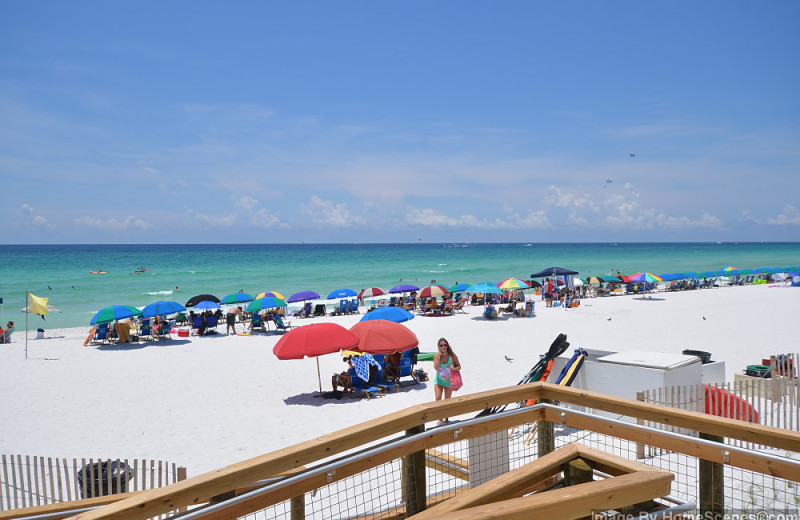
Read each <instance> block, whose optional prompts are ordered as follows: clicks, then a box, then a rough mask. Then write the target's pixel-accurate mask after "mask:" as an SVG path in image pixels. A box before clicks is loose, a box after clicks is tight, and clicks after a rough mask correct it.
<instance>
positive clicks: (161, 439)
mask: <svg viewBox="0 0 800 520" xmlns="http://www.w3.org/2000/svg"><path fill="white" fill-rule="evenodd" d="M652 296H653V300H642V299H635V298H634V297H632V296H613V297H606V298H594V299H587V300H584V301H583V303H582V305H581V306H580V308H577V309H569V310H565V309H563V308H545V306H544V304H543V303H539V302H537V305H536V317H534V318H518V317H512V316H510V315H503V317H502V318H500V319H496V320H492V321H488V320H485V319H484V318H483V317H482V316H481V310H482V307H469V306H467V307H465V309H466V310H467V314H459V315H454V316H449V317H422V316H418V317H416V318H414V319H413V320H411V321H409V322H407V323H406V324H405V325H406V326H408V327H409V328H410V329H411V330H413V331H414V332H415V333H416V334H417V336H418V337H419V340H420V350H422V351H423V352H432V351H434V350H435V345H436V340H437V339H438V338H439V337H446V338H447V339H448V340H449V341H450V344H451V345H452V346H453V349H454V350H455V352H456V353H457V354H458V356H459V358H460V360H461V363H462V365H463V372H462V373H463V377H464V383H465V384H464V389H463V390H461V392H476V391H483V390H488V389H492V388H498V387H504V386H511V385H514V384H516V383H517V382H518V381H519V380H520V378H521V377H522V376H523V375H525V373H526V372H527V371H528V370H529V369H530V367H531V366H532V365H533V364H535V363H536V361H537V360H538V358H539V355H540V354H543V353H544V352H545V351H546V350H547V348H548V347H549V346H550V343H551V342H552V341H553V339H554V338H555V337H556V336H557V335H558V334H559V333H562V332H563V333H566V334H567V335H568V340H569V341H570V343H571V344H572V346H574V347H583V348H588V349H603V350H609V351H629V350H640V351H641V350H644V351H653V352H662V353H676V354H679V353H681V352H682V351H683V350H684V349H695V350H703V351H708V352H710V353H712V356H713V359H714V360H724V361H726V364H727V366H726V371H727V378H728V380H732V379H733V374H734V373H737V372H742V371H743V370H744V368H745V367H746V365H750V364H759V363H760V362H761V359H762V358H764V357H769V356H770V355H774V354H781V353H786V352H795V351H797V346H798V342H797V331H796V327H795V324H796V323H797V314H798V310H800V290H798V289H796V288H784V287H770V286H766V285H753V286H744V287H721V288H715V289H707V290H699V291H688V292H674V293H672V292H668V293H655V294H653V295H652ZM609 318H610V320H609ZM359 319H360V316H342V317H325V318H307V319H297V318H295V319H293V320H292V323H293V324H294V325H304V324H310V323H319V322H321V321H334V322H336V323H340V324H341V325H343V326H345V327H350V326H351V325H353V324H355V323H356V322H357V321H358V320H359ZM19 325H20V323H18V326H19ZM224 328H225V327H224V325H223V326H222V327H220V328H219V330H220V331H221V332H222V333H221V334H218V335H216V336H208V337H190V338H178V337H174V338H173V339H172V340H170V341H161V342H144V343H137V344H123V345H104V346H87V347H84V346H82V343H83V340H84V339H85V337H86V335H87V334H88V332H89V327H88V326H87V327H85V328H75V329H59V330H47V331H46V333H45V336H46V338H45V339H38V340H37V339H33V338H35V336H36V333H35V331H32V332H29V333H28V336H29V341H28V359H25V350H24V349H25V338H24V334H25V333H24V330H22V331H20V330H19V329H18V330H17V332H16V333H15V335H14V339H13V343H11V344H5V345H0V366H2V367H3V368H2V373H3V376H2V379H1V380H0V394H1V395H2V396H3V397H2V402H0V417H2V420H1V421H0V452H3V453H15V454H16V453H20V454H23V455H25V454H27V455H39V456H54V457H55V456H57V457H67V458H71V457H79V458H80V457H87V458H88V457H102V458H150V459H162V460H168V461H171V462H175V463H177V464H178V465H183V466H186V467H187V469H188V474H189V476H193V475H197V474H200V473H203V472H206V471H209V470H212V469H214V468H218V467H220V466H224V465H227V464H230V463H234V462H237V461H240V460H243V459H247V458H250V457H253V456H256V455H260V454H263V453H266V452H270V451H273V450H276V449H279V448H282V447H285V446H288V445H291V444H294V443H297V442H300V441H303V440H307V439H310V438H313V437H316V436H318V435H320V434H323V433H326V432H330V431H334V430H338V429H340V428H343V427H346V426H349V425H352V424H356V423H359V422H362V421H365V420H368V419H371V418H373V417H377V416H380V415H384V414H389V413H391V412H393V411H396V410H400V409H403V408H406V407H408V406H411V405H414V404H418V403H424V402H429V401H432V400H433V396H434V393H433V387H432V383H430V382H429V383H427V384H421V385H415V386H408V387H404V388H403V389H402V390H401V391H400V392H399V393H391V394H389V395H387V396H385V397H383V398H378V399H372V400H366V399H349V398H347V397H345V398H344V399H342V400H330V399H323V398H321V397H318V394H319V388H318V383H317V365H316V362H315V360H314V359H304V360H296V361H279V360H278V359H277V358H276V357H275V356H274V355H273V354H272V348H273V346H274V345H275V343H276V342H277V341H278V339H279V338H280V337H281V336H280V334H276V333H270V334H267V335H253V336H238V335H231V336H227V335H225V334H224ZM241 328H242V325H241V324H239V325H238V330H240V331H241ZM505 356H508V357H509V358H511V359H513V361H511V362H509V361H506V359H505ZM319 365H320V370H321V374H322V384H323V390H324V391H327V390H330V376H331V374H332V373H334V372H339V371H341V370H342V369H343V368H344V366H345V365H344V364H343V363H342V358H341V356H339V355H328V356H323V357H321V358H319ZM421 366H422V368H424V369H425V370H426V371H427V372H429V373H432V364H431V363H429V362H428V363H425V362H422V363H421ZM592 390H596V391H600V392H602V390H603V389H602V388H596V389H592Z"/></svg>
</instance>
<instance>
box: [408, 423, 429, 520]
mask: <svg viewBox="0 0 800 520" xmlns="http://www.w3.org/2000/svg"><path fill="white" fill-rule="evenodd" d="M424 431H425V425H424V424H421V425H419V426H415V427H414V428H410V429H408V430H406V436H412V435H417V434H419V433H422V432H424ZM402 488H403V501H404V502H405V503H406V517H409V516H412V515H415V514H417V513H420V512H422V511H424V510H425V508H426V507H427V505H426V499H427V497H426V495H427V489H428V486H427V483H426V481H425V451H424V450H423V451H418V452H415V453H411V454H410V455H406V456H405V457H403V469H402Z"/></svg>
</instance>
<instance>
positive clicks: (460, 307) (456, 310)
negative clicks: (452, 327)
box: [453, 300, 467, 314]
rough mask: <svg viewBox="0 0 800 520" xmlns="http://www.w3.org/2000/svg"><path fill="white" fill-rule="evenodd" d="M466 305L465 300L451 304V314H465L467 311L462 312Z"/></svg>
mask: <svg viewBox="0 0 800 520" xmlns="http://www.w3.org/2000/svg"><path fill="white" fill-rule="evenodd" d="M466 303H467V300H458V301H457V302H455V303H454V304H453V314H456V313H461V314H466V313H467V311H465V310H464V305H465V304H466Z"/></svg>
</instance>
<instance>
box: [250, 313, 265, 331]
mask: <svg viewBox="0 0 800 520" xmlns="http://www.w3.org/2000/svg"><path fill="white" fill-rule="evenodd" d="M263 326H264V318H262V317H261V315H260V314H258V313H255V314H253V316H252V318H250V332H253V331H254V330H255V329H260V328H262V327H263Z"/></svg>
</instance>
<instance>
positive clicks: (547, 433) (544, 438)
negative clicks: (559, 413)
mask: <svg viewBox="0 0 800 520" xmlns="http://www.w3.org/2000/svg"><path fill="white" fill-rule="evenodd" d="M539 402H541V403H543V404H550V403H552V402H553V401H551V400H550V399H540V400H539ZM536 429H537V430H538V435H537V438H536V442H537V445H538V451H539V456H540V457H544V456H545V455H547V454H548V453H552V452H553V451H555V449H556V437H555V429H554V428H553V423H551V422H550V421H539V422H538V423H537V425H536Z"/></svg>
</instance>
